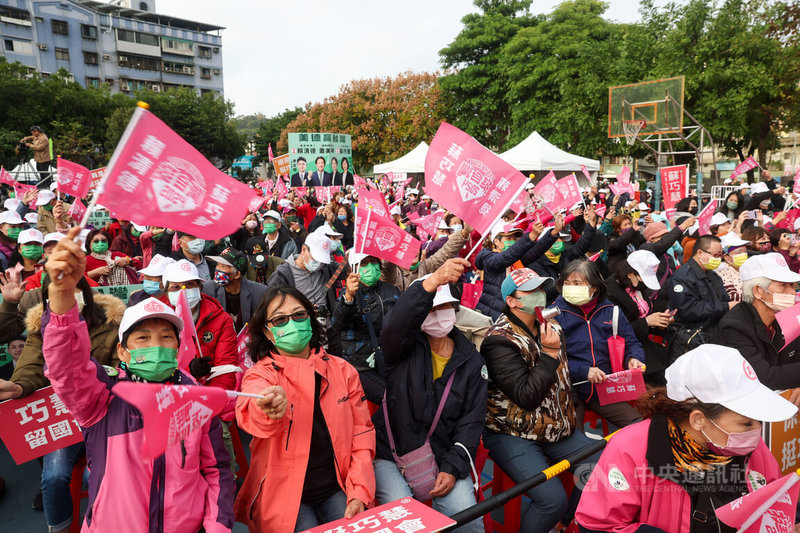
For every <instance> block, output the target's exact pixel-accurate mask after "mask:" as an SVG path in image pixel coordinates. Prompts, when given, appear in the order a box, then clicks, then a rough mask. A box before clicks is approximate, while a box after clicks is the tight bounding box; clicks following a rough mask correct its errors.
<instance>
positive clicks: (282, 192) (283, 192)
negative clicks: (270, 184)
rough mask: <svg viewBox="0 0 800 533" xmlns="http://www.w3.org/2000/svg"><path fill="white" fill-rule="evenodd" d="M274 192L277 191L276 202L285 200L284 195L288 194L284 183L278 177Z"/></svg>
mask: <svg viewBox="0 0 800 533" xmlns="http://www.w3.org/2000/svg"><path fill="white" fill-rule="evenodd" d="M275 190H276V191H278V200H281V199H283V198H286V195H287V194H289V189H288V188H286V183H285V182H284V181H283V180H282V179H281V178H280V177H279V178H278V179H277V180H276V181H275Z"/></svg>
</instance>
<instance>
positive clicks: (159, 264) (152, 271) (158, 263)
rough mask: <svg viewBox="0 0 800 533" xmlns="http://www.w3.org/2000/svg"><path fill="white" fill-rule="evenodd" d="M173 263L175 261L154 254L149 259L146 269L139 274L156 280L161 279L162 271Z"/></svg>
mask: <svg viewBox="0 0 800 533" xmlns="http://www.w3.org/2000/svg"><path fill="white" fill-rule="evenodd" d="M174 262H175V260H174V259H173V258H171V257H164V256H163V255H161V254H156V255H154V256H153V257H152V259H150V263H149V264H148V265H147V267H146V268H143V269H141V270H139V274H144V275H145V276H153V277H156V278H158V277H161V276H163V275H164V270H165V269H166V268H167V265H171V264H172V263H174Z"/></svg>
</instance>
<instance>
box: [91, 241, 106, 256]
mask: <svg viewBox="0 0 800 533" xmlns="http://www.w3.org/2000/svg"><path fill="white" fill-rule="evenodd" d="M92 251H93V252H94V253H96V254H104V253H106V252H107V251H108V242H107V241H95V242H93V243H92Z"/></svg>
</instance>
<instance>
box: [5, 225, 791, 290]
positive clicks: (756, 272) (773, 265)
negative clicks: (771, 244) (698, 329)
mask: <svg viewBox="0 0 800 533" xmlns="http://www.w3.org/2000/svg"><path fill="white" fill-rule="evenodd" d="M20 235H21V234H20ZM739 276H740V277H741V278H742V281H748V280H751V279H755V278H759V277H765V278H767V279H771V280H772V281H780V282H783V283H797V282H798V281H800V274H798V273H796V272H793V271H792V270H790V269H789V265H787V264H786V259H784V257H783V256H782V255H781V254H779V253H776V252H770V253H768V254H761V255H754V256H753V257H751V258H749V259H748V260H747V261H745V262H744V264H743V265H742V266H741V267H739Z"/></svg>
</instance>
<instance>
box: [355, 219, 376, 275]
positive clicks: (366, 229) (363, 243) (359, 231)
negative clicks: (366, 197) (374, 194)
mask: <svg viewBox="0 0 800 533" xmlns="http://www.w3.org/2000/svg"><path fill="white" fill-rule="evenodd" d="M365 207H366V208H367V222H366V223H365V226H366V227H365V228H364V238H362V239H361V251H360V252H358V254H359V257H358V264H356V271H355V273H356V274H358V271H359V270H360V269H361V256H362V255H363V254H364V246H365V245H366V243H367V231H369V219H370V217H371V216H372V206H365ZM356 231H357V234H358V235H360V234H361V228H358V229H357V230H356Z"/></svg>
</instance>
